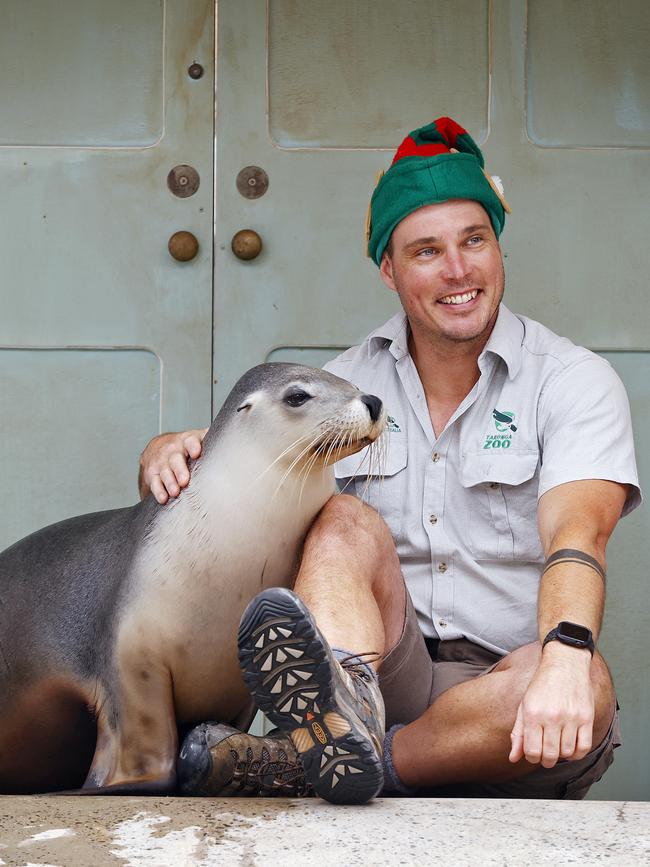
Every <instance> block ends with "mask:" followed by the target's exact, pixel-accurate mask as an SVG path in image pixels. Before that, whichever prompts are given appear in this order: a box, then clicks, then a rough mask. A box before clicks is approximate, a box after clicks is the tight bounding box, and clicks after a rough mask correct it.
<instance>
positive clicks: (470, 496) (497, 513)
mask: <svg viewBox="0 0 650 867" xmlns="http://www.w3.org/2000/svg"><path fill="white" fill-rule="evenodd" d="M538 466H539V454H538V453H537V452H520V453H517V452H509V453H508V454H503V455H499V456H498V459H497V457H496V456H490V457H488V456H484V455H482V454H479V455H475V454H468V455H465V456H464V457H463V459H462V465H461V484H462V486H463V488H464V489H465V500H466V509H465V512H466V519H467V541H468V544H469V547H470V550H471V552H472V555H473V556H474V557H475V558H476V559H477V560H522V561H527V562H530V561H538V560H539V561H541V560H543V552H542V546H541V542H540V539H539V532H538V529H537V494H538V486H539V479H538V471H537V470H538Z"/></svg>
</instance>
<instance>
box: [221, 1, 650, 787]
mask: <svg viewBox="0 0 650 867" xmlns="http://www.w3.org/2000/svg"><path fill="white" fill-rule="evenodd" d="M649 10H650V7H649V6H648V4H647V3H644V2H643V0H626V2H623V3H618V4H614V5H612V4H608V3H606V2H605V0H574V2H572V3H570V4H567V3H565V2H564V0H529V2H527V3H526V2H525V0H494V2H489V0H435V2H431V0H403V2H401V3H399V4H395V3H394V2H392V0H355V2H354V3H350V2H347V0H312V2H310V3H301V2H297V0H272V2H266V3H265V2H264V0H247V2H246V3H240V2H237V0H221V2H220V3H219V7H218V12H219V14H218V19H219V20H218V52H217V53H218V67H217V68H218V74H217V105H218V111H217V171H218V175H217V220H216V247H215V330H214V341H215V342H214V381H215V386H214V394H215V399H216V402H217V403H218V402H220V401H221V400H222V399H223V397H224V396H225V394H226V393H227V391H228V389H229V388H230V386H231V384H232V383H233V382H234V381H235V379H236V378H237V377H238V376H239V374H240V373H241V372H242V371H243V370H244V369H245V368H247V367H249V366H251V365H252V364H256V363H258V362H260V361H264V360H265V359H271V360H274V359H276V360H282V359H296V360H300V359H302V360H305V361H306V362H308V363H314V364H320V363H322V362H324V361H325V360H327V358H329V357H331V356H332V355H333V354H335V353H336V351H337V350H338V349H340V348H341V347H346V346H349V345H350V344H352V343H355V342H357V341H359V340H360V339H361V338H363V337H364V336H365V334H366V333H368V332H369V331H370V330H371V329H372V328H373V327H374V326H376V325H378V324H379V323H381V322H382V321H383V320H384V319H386V318H388V316H389V315H390V314H391V312H393V311H394V310H395V309H396V300H395V298H394V296H393V295H392V294H391V293H389V292H388V291H387V290H386V289H385V288H384V287H383V284H381V283H380V281H379V278H378V276H377V273H376V269H375V268H374V266H373V265H371V264H370V262H369V260H367V259H366V258H365V256H364V240H363V225H364V216H365V211H366V205H367V202H368V198H369V195H370V192H371V190H372V187H373V181H374V177H375V174H376V172H377V171H378V170H379V169H383V168H385V167H386V166H387V164H388V162H389V160H390V150H391V149H393V148H395V147H396V146H397V144H398V143H399V141H400V140H401V138H402V137H403V135H404V134H405V133H406V132H407V131H409V130H411V129H413V128H415V127H418V126H420V125H422V124H423V123H425V122H428V121H430V120H432V119H433V118H435V117H437V116H439V115H443V114H446V115H450V116H451V117H453V118H455V119H457V120H458V121H459V122H460V123H461V124H463V125H464V126H466V127H467V128H468V129H469V130H470V131H471V133H472V135H474V136H475V137H476V139H477V140H478V141H479V142H480V143H481V146H482V147H483V148H484V152H485V156H486V164H487V168H488V169H489V170H490V171H491V172H492V173H495V174H498V175H500V176H501V177H502V178H503V180H504V182H505V188H506V196H507V198H508V200H509V201H510V203H511V205H512V206H513V209H514V213H513V215H512V217H511V218H510V219H509V220H508V225H507V227H506V230H505V233H504V236H503V245H504V253H505V256H506V270H507V284H508V288H507V301H508V303H509V305H510V306H511V307H512V309H513V310H515V311H517V312H521V313H524V314H527V315H529V316H533V317H534V318H537V319H539V320H541V321H542V322H544V323H545V324H547V325H548V326H549V327H551V328H552V329H554V330H555V331H557V332H559V333H560V334H566V335H567V336H570V337H571V338H572V339H573V340H574V341H575V342H578V343H582V344H584V345H586V346H589V347H591V348H593V349H596V350H599V351H603V352H605V354H606V355H607V357H608V358H610V359H611V360H612V362H613V364H614V365H615V367H616V368H617V370H618V371H619V373H620V374H621V376H622V378H623V379H624V381H625V382H626V385H627V386H628V389H629V391H630V397H631V400H632V406H633V412H634V415H635V420H636V435H637V447H638V451H639V458H640V464H641V472H642V474H643V476H644V477H645V478H646V479H647V478H648V475H647V474H648V467H647V461H646V460H645V455H646V454H648V453H650V441H649V439H648V437H649V435H648V430H649V429H650V427H649V425H648V421H649V418H648V412H649V408H648V401H649V389H648V382H649V381H650V368H649V365H650V353H649V351H648V350H649V349H650V346H649V345H648V333H649V332H650V329H649V325H650V317H649V315H648V304H647V301H646V298H645V294H646V293H645V285H646V282H647V270H648V269H647V242H646V236H647V234H648V228H649V222H650V220H649V216H648V210H647V201H648V188H649V184H648V148H649V147H650V102H649V101H648V100H649V98H650V97H649V95H650V87H649V86H648V85H649V77H650V66H649V60H648V57H649V55H648V52H647V44H648V35H649V31H650V11H649ZM258 169H261V170H263V172H264V173H265V175H266V176H267V178H268V185H267V184H266V182H265V178H264V175H263V174H261V173H260V172H259V171H258ZM238 178H239V185H238V183H237V181H238ZM242 229H252V230H254V231H255V232H256V233H257V234H258V235H259V236H260V238H261V240H262V244H263V246H262V250H261V252H260V253H259V255H258V256H257V257H256V258H254V259H249V260H240V259H238V258H237V257H236V256H235V255H234V254H233V252H232V250H231V240H232V238H233V236H234V235H235V234H236V233H237V232H238V231H239V230H242ZM649 531H650V527H649V526H648V517H647V510H640V511H638V512H636V513H635V514H634V515H633V516H631V517H630V518H627V519H626V520H625V521H623V522H622V523H621V525H620V526H619V528H618V529H617V532H616V535H615V538H614V540H613V542H612V543H611V549H610V557H609V573H610V580H609V588H608V592H609V603H608V614H607V618H606V625H605V630H604V634H603V637H602V642H601V644H602V647H603V650H604V653H605V655H606V657H607V659H608V661H609V663H610V665H611V667H612V669H613V672H614V676H615V680H616V683H617V686H618V689H619V693H620V698H621V704H622V715H623V726H624V734H625V740H626V745H625V748H624V749H623V750H620V751H619V752H618V754H617V757H616V762H615V765H614V768H613V770H612V771H610V772H609V773H608V775H607V777H606V778H605V779H604V781H603V783H602V784H600V785H599V786H598V787H596V789H595V790H594V796H595V797H599V798H602V797H608V798H612V797H614V798H647V797H650V759H649V758H648V752H647V750H645V749H644V748H643V743H644V740H643V736H642V732H643V729H644V727H645V726H646V725H647V721H648V713H649V712H648V706H649V702H648V690H649V688H650V687H649V677H648V673H647V664H646V660H647V658H648V657H649V656H650V638H649V637H648V636H649V635H650V630H648V616H649V615H648V605H647V602H646V597H647V594H646V591H645V571H646V567H645V563H647V562H648V560H649V559H650V547H649V546H650V542H649V541H648V540H649V538H650V532H649Z"/></svg>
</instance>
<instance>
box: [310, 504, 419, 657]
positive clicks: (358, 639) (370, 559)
mask: <svg viewBox="0 0 650 867" xmlns="http://www.w3.org/2000/svg"><path fill="white" fill-rule="evenodd" d="M294 591H295V592H296V594H297V595H298V596H300V598H301V599H302V600H303V602H304V603H305V605H307V607H308V608H309V610H310V611H311V612H312V614H313V615H314V618H315V620H316V622H317V623H318V626H319V628H320V630H321V632H322V633H323V634H324V635H325V636H326V638H327V640H328V642H329V644H330V646H331V647H337V648H341V649H343V650H349V651H350V652H351V653H365V652H370V651H376V652H377V653H379V654H384V653H386V652H388V651H389V650H390V649H391V648H392V647H394V646H395V645H396V644H397V642H398V641H399V638H400V636H401V634H402V629H403V627H404V611H405V604H406V596H405V594H406V590H405V587H404V581H403V578H402V574H401V571H400V565H399V560H398V557H397V552H396V550H395V545H394V544H393V540H392V538H391V536H390V533H389V531H388V528H387V527H386V525H385V523H384V522H383V520H382V519H381V518H380V517H379V515H378V514H377V512H375V511H374V509H371V508H369V507H368V506H366V505H365V504H364V503H362V502H361V501H360V500H358V499H356V498H355V497H351V496H347V495H346V494H340V495H339V496H337V497H333V498H332V499H331V500H330V501H329V503H327V505H326V506H325V507H324V509H323V510H322V511H321V513H320V515H319V516H318V518H317V519H316V521H315V522H314V525H313V526H312V528H311V530H310V532H309V535H308V537H307V540H306V542H305V547H304V551H303V556H302V563H301V567H300V571H299V572H298V576H297V578H296V581H295V584H294ZM377 665H378V663H375V667H377Z"/></svg>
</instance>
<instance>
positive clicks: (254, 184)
mask: <svg viewBox="0 0 650 867" xmlns="http://www.w3.org/2000/svg"><path fill="white" fill-rule="evenodd" d="M268 188H269V176H268V175H267V174H266V172H265V171H264V169H261V168H260V167H259V166H246V168H244V169H242V170H241V171H240V172H239V174H238V175H237V189H238V190H239V192H240V193H241V194H242V196H243V197H244V198H245V199H259V197H260V196H263V195H264V193H265V192H266V191H267V190H268Z"/></svg>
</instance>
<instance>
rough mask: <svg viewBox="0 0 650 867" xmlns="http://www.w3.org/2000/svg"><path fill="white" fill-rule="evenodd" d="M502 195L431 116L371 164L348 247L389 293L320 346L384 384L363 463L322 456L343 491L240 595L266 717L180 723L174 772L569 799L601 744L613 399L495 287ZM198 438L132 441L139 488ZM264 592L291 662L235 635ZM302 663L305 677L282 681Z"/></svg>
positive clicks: (214, 783)
mask: <svg viewBox="0 0 650 867" xmlns="http://www.w3.org/2000/svg"><path fill="white" fill-rule="evenodd" d="M506 210H507V205H506V203H505V201H504V199H503V196H502V193H501V192H500V189H499V184H498V182H497V181H495V180H494V179H491V178H489V176H487V175H486V173H485V172H484V169H483V156H482V154H481V151H480V150H479V148H478V147H477V146H476V144H475V143H474V141H473V140H472V138H471V137H470V136H469V134H468V133H467V132H466V131H465V130H463V129H462V128H461V127H459V126H458V125H457V124H456V123H454V121H452V120H450V119H449V118H439V119H438V120H437V121H435V122H434V123H432V124H429V125H428V126H426V127H423V128H421V129H419V130H415V131H414V132H412V133H411V134H410V135H409V136H408V137H407V138H406V139H405V140H404V142H403V143H402V145H401V146H400V148H399V149H398V151H397V153H396V155H395V159H394V161H393V163H392V165H391V167H390V169H389V170H388V171H387V172H386V174H385V175H384V176H383V178H382V179H381V180H380V182H379V183H378V185H377V188H376V189H375V192H374V194H373V197H372V202H371V211H370V217H371V219H370V224H369V232H368V252H369V255H370V256H371V257H372V259H373V260H374V261H375V263H376V264H377V265H378V267H379V272H380V276H381V279H382V280H383V281H384V283H385V284H386V285H387V286H388V287H389V288H390V289H391V290H393V291H395V292H397V294H398V295H399V298H400V301H401V304H402V307H403V312H401V313H399V314H397V315H396V316H394V317H393V318H392V319H390V320H389V321H388V322H387V323H385V324H384V325H383V326H381V327H380V328H378V329H377V330H376V331H374V332H373V333H372V334H371V335H370V336H369V337H368V338H367V339H366V340H365V341H364V342H363V343H362V344H361V345H360V346H358V347H353V348H352V349H350V350H348V351H347V352H345V353H343V355H341V356H339V358H337V359H336V360H334V361H333V362H331V363H330V364H329V365H327V367H328V369H329V370H330V371H331V372H333V373H336V374H338V375H339V376H342V377H344V378H346V379H348V380H350V381H351V382H353V383H355V384H356V385H357V386H359V387H360V388H361V389H363V390H364V391H366V392H370V393H374V394H377V395H378V396H379V397H381V398H382V400H383V401H384V403H385V405H386V407H387V409H388V412H389V413H390V416H389V422H388V433H387V436H388V451H387V457H386V461H385V466H384V468H383V473H384V475H383V479H381V480H377V479H370V480H368V479H367V477H366V473H367V468H365V469H364V465H363V464H362V463H361V461H360V458H359V456H354V457H352V458H346V459H345V460H343V461H340V462H339V464H338V465H337V467H336V470H337V477H338V479H339V483H340V487H341V489H342V490H345V491H346V492H347V493H346V494H342V495H340V496H338V497H335V498H333V499H332V500H330V502H329V503H328V504H327V506H326V507H325V508H324V509H323V511H322V512H321V514H320V516H319V517H318V518H317V520H316V522H315V524H314V525H313V527H312V529H311V531H310V534H309V536H308V538H307V540H306V543H305V548H304V552H303V558H302V562H301V566H300V570H299V573H298V576H297V578H296V581H295V585H294V590H295V596H294V595H293V594H291V593H290V592H289V591H286V590H276V591H273V590H271V591H266V593H265V594H262V596H261V598H258V599H257V600H254V602H253V603H252V605H251V607H250V609H249V611H248V612H247V614H246V615H245V618H244V621H243V625H242V630H241V634H240V654H241V657H242V659H243V660H244V668H245V675H246V678H247V682H248V683H249V685H251V687H252V689H253V693H254V695H255V697H256V698H257V700H258V702H259V703H260V705H261V706H263V707H265V708H267V709H268V707H271V711H270V716H271V719H272V720H274V721H275V722H276V724H277V725H278V726H279V727H280V729H281V730H282V732H283V733H281V734H279V735H276V736H274V737H268V738H265V739H258V738H255V737H253V736H250V735H247V734H242V733H238V732H235V731H234V730H232V729H229V728H228V727H226V726H209V725H208V726H201V727H199V729H197V730H195V732H194V733H192V735H191V736H190V740H189V745H190V747H191V749H188V750H186V752H185V755H186V758H185V759H184V760H182V761H181V765H180V770H181V778H182V779H184V780H185V789H186V791H195V792H202V793H206V794H207V793H211V794H232V793H235V792H237V791H241V792H247V793H253V792H255V793H259V792H262V793H266V794H272V793H282V794H288V793H291V792H299V791H304V790H305V788H306V787H307V788H308V787H309V786H311V788H312V789H314V790H315V791H316V793H317V794H319V795H321V796H322V797H325V798H327V799H328V800H332V801H338V802H343V803H354V802H359V801H364V800H368V799H369V798H371V797H372V796H373V795H374V794H375V793H377V792H378V791H380V790H381V788H382V779H383V791H384V793H387V794H388V793H398V794H404V795H406V794H412V793H416V792H422V791H427V792H434V793H436V794H439V795H444V794H453V795H484V796H496V797H533V798H558V797H559V798H562V797H566V798H581V797H584V795H585V794H586V792H587V790H588V789H589V786H590V785H591V784H592V783H593V782H594V781H595V780H597V779H599V777H600V776H601V775H602V774H603V773H604V772H605V770H606V769H607V767H608V766H609V764H610V763H611V761H612V754H613V750H614V748H615V746H617V745H618V743H619V742H620V741H619V730H618V715H617V710H616V699H615V693H614V688H613V685H612V681H611V677H610V675H609V671H608V669H607V666H606V664H605V662H604V660H603V658H602V657H601V655H600V654H599V653H598V650H597V649H596V644H597V640H598V634H599V631H600V627H601V622H602V616H603V608H604V597H605V548H606V544H607V541H608V539H609V537H610V534H611V532H612V530H613V529H614V526H615V525H616V523H617V521H618V519H619V518H620V517H621V515H622V514H626V513H627V512H629V511H631V509H633V508H634V507H635V506H636V505H637V504H638V502H639V501H640V494H639V490H638V479H637V474H636V467H635V461H634V450H633V442H632V433H631V425H630V415H629V406H628V402H627V397H626V395H625V392H624V389H623V387H622V385H621V383H620V380H619V379H618V377H617V376H616V374H615V373H614V372H613V370H612V369H611V367H610V366H609V365H608V364H607V362H605V361H604V360H602V359H601V358H599V357H597V356H596V355H594V354H592V353H590V352H589V351H587V350H585V349H582V348H579V347H576V346H574V345H573V344H572V343H570V342H569V341H568V340H566V339H565V338H562V337H558V336H557V335H555V334H553V333H552V332H550V331H549V330H548V329H546V328H545V327H544V326H543V325H540V324H539V323H537V322H534V321H532V320H530V319H528V318H526V317H525V316H516V315H515V314H513V313H511V312H510V311H509V310H508V309H507V308H506V307H505V306H504V305H503V304H502V303H501V299H502V296H503V292H504V269H503V262H502V256H501V249H500V246H499V236H500V233H501V231H502V229H503V227H504V223H505V212H506ZM199 451H200V434H197V432H194V433H186V434H180V435H179V434H170V435H166V437H162V438H158V439H157V440H155V441H153V443H152V444H150V446H148V447H147V449H146V450H145V452H144V453H143V458H142V475H141V482H142V489H143V492H146V491H147V490H148V489H149V487H150V488H151V490H152V491H153V492H154V493H155V494H156V496H157V497H158V499H159V500H160V501H161V502H164V501H166V499H167V497H168V496H169V495H171V496H176V495H177V494H178V493H179V491H180V488H181V487H183V486H185V485H186V484H187V482H188V479H189V474H188V472H187V466H186V463H187V457H188V455H190V456H192V457H194V456H196V454H197V453H198V452H199ZM349 494H357V498H355V497H353V496H349ZM363 501H365V502H363ZM274 606H275V607H274ZM268 611H272V612H274V613H275V615H276V616H279V614H278V612H280V614H281V616H282V617H284V618H285V620H284V621H283V622H285V624H289V625H288V626H286V629H287V635H286V636H285V639H286V641H285V642H284V643H285V644H286V647H289V646H290V647H292V648H293V649H296V648H298V650H299V651H300V653H301V654H302V653H303V652H306V651H309V653H308V654H306V656H308V657H309V659H310V660H311V661H312V662H314V660H316V662H314V664H313V665H312V667H311V668H310V667H309V665H307V666H306V667H305V665H304V659H303V660H300V659H298V660H296V662H295V663H293V662H291V661H290V662H286V659H287V656H286V653H284V651H283V649H284V650H286V648H285V647H284V645H283V644H281V645H280V649H281V651H283V652H282V663H281V664H280V663H278V662H277V660H276V657H274V656H272V655H271V654H269V656H268V658H267V656H266V655H265V653H261V652H260V653H257V652H256V651H255V648H259V647H260V645H258V644H256V643H254V642H256V641H262V639H261V638H259V636H261V635H262V634H264V635H266V633H264V632H263V630H264V629H265V628H266V627H265V626H264V624H265V623H266V624H268V623H270V622H271V620H272V619H273V617H272V616H271V615H270V614H268ZM265 612H266V613H265ZM265 618H266V619H265ZM264 640H266V639H264ZM262 646H263V648H264V647H265V646H264V645H262ZM269 647H270V645H269ZM275 648H276V644H275V643H273V649H274V652H275ZM368 652H375V653H376V654H377V658H376V659H374V660H373V659H370V658H368V657H364V656H363V654H367V653H368ZM354 654H358V655H360V656H355V657H354V658H352V659H350V657H351V656H352V655H354ZM299 655H300V654H299ZM303 676H304V677H305V678H306V679H307V680H308V684H309V687H310V690H311V693H310V694H311V698H310V697H309V695H308V693H307V692H306V691H304V690H303V691H302V692H300V690H299V686H298V687H292V688H291V689H288V687H287V681H286V678H287V677H290V678H292V680H291V682H292V683H297V682H298V680H300V679H301V678H303ZM377 685H378V686H379V689H380V691H381V694H380V693H379V691H378V690H377ZM296 690H298V692H296ZM278 693H280V694H281V696H282V698H283V703H282V704H283V707H285V706H286V707H285V710H286V708H287V707H288V705H287V697H288V696H290V697H293V696H294V694H295V697H296V703H294V705H293V706H292V707H291V708H290V710H291V713H293V718H291V715H287V714H286V713H283V712H281V708H280V707H279V703H278V702H277V701H276V702H275V703H274V695H275V696H277V695H278ZM303 693H304V694H303ZM298 698H299V699H300V701H301V702H302V705H301V706H300V707H299V706H298V704H297V701H298ZM382 704H383V705H385V708H384V707H383V706H382ZM267 712H268V710H267ZM384 712H385V717H386V731H384ZM245 756H247V757H248V763H247V762H246V761H245V760H244V757H245ZM260 767H262V768H264V769H265V770H264V772H260ZM253 768H254V770H253ZM303 771H304V774H303Z"/></svg>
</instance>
